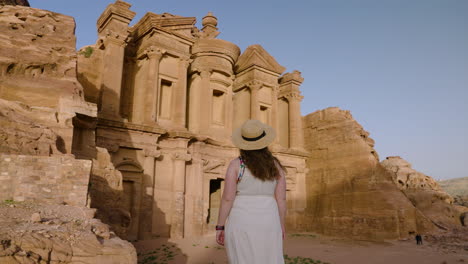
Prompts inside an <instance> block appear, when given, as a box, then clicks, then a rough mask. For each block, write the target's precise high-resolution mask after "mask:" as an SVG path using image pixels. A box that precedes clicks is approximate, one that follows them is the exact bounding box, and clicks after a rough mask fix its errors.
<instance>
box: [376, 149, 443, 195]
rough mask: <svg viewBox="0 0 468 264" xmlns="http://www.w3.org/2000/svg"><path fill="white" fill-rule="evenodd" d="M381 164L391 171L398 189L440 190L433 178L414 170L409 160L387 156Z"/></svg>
mask: <svg viewBox="0 0 468 264" xmlns="http://www.w3.org/2000/svg"><path fill="white" fill-rule="evenodd" d="M381 164H382V166H384V167H385V168H386V169H387V170H389V171H391V172H392V176H393V177H392V178H393V181H394V182H395V184H396V185H397V186H398V188H400V190H407V189H420V190H423V189H424V190H433V191H441V192H442V189H441V188H440V186H439V184H437V182H436V181H435V180H434V179H433V178H431V177H429V176H427V175H424V174H423V173H421V172H419V171H416V170H414V169H413V168H412V167H411V164H410V163H409V162H407V161H406V160H404V159H402V158H400V157H398V156H393V157H387V158H386V159H385V160H383V161H382V162H381Z"/></svg>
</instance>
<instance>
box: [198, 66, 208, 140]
mask: <svg viewBox="0 0 468 264" xmlns="http://www.w3.org/2000/svg"><path fill="white" fill-rule="evenodd" d="M200 77H201V87H200V88H201V89H200V90H199V95H198V96H199V97H198V98H199V99H200V101H199V102H200V107H199V108H198V111H199V112H198V115H199V119H198V121H199V122H200V132H201V133H208V130H209V129H210V120H211V98H210V97H211V94H210V93H209V92H210V79H211V70H208V69H203V70H202V71H201V72H200Z"/></svg>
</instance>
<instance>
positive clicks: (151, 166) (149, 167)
mask: <svg viewBox="0 0 468 264" xmlns="http://www.w3.org/2000/svg"><path fill="white" fill-rule="evenodd" d="M144 153H145V163H144V164H143V169H144V172H145V174H146V175H148V176H149V178H150V179H151V182H148V183H147V184H146V183H145V195H148V196H151V207H150V208H151V218H150V219H151V227H150V231H151V235H153V234H156V233H157V229H158V227H157V226H156V225H155V223H156V222H157V219H156V215H155V213H154V212H156V211H157V210H158V209H159V208H157V206H156V193H155V189H156V188H155V187H156V186H155V182H156V179H155V171H156V170H155V168H156V159H157V158H158V157H159V156H161V152H160V151H157V150H153V149H145V150H144ZM150 208H148V209H150ZM150 219H148V220H150ZM148 222H149V221H145V224H147V223H148ZM143 237H146V236H145V235H144V236H143Z"/></svg>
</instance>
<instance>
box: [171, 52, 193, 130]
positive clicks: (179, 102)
mask: <svg viewBox="0 0 468 264" xmlns="http://www.w3.org/2000/svg"><path fill="white" fill-rule="evenodd" d="M190 62H191V60H190V59H188V58H180V59H179V81H178V85H177V87H176V90H175V93H174V95H175V105H174V123H175V125H176V126H177V127H180V128H185V125H186V124H185V123H186V112H187V108H186V107H187V68H188V66H189V65H190Z"/></svg>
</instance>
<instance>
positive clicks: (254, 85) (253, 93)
mask: <svg viewBox="0 0 468 264" xmlns="http://www.w3.org/2000/svg"><path fill="white" fill-rule="evenodd" d="M262 85H263V84H262V83H260V82H258V81H251V82H249V83H248V84H247V86H248V87H249V89H250V119H257V120H258V119H259V118H260V105H259V104H258V92H259V91H260V88H262Z"/></svg>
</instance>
